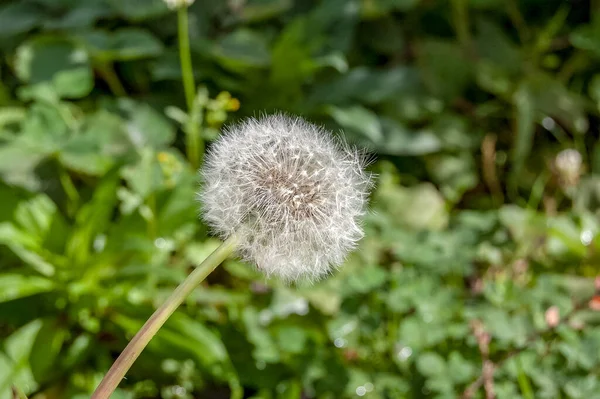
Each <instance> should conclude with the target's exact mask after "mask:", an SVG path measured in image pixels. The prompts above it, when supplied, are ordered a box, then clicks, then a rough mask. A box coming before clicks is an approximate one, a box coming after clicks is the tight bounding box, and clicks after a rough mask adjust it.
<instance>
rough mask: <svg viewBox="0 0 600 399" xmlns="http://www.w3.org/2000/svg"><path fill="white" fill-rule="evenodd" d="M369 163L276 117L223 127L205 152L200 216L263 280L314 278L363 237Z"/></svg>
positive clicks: (318, 132) (308, 127) (310, 129)
mask: <svg viewBox="0 0 600 399" xmlns="http://www.w3.org/2000/svg"><path fill="white" fill-rule="evenodd" d="M365 164H366V158H365V157H364V155H363V154H361V153H360V152H358V151H356V150H354V149H352V148H350V147H349V146H348V145H346V144H345V143H344V142H343V141H341V140H339V139H337V138H334V137H333V136H332V135H331V134H330V133H329V132H328V131H326V130H324V129H323V128H321V127H319V126H316V125H313V124H311V123H308V122H306V121H305V120H303V119H301V118H295V117H290V116H287V115H283V114H276V115H271V116H266V117H262V118H260V119H254V118H250V119H248V120H246V121H245V122H243V123H241V124H239V125H236V126H233V127H231V128H229V129H228V130H226V131H225V132H224V134H223V135H222V136H221V137H220V138H219V139H218V140H217V141H216V142H215V143H214V144H213V146H212V148H211V149H210V151H209V152H208V154H207V156H206V159H205V163H204V166H203V168H202V170H201V176H202V180H203V188H202V191H201V192H200V194H199V199H200V201H201V204H202V215H203V219H204V220H205V221H206V222H207V224H208V225H209V226H211V227H212V229H213V230H214V231H215V232H216V233H217V234H219V235H220V236H221V237H222V238H228V237H229V236H230V235H231V234H233V233H234V232H236V234H237V235H238V237H239V242H240V244H239V245H238V251H239V253H240V255H241V256H242V257H243V258H244V259H245V260H247V261H249V262H251V263H254V264H256V266H257V267H258V269H259V270H261V271H262V272H264V273H265V274H266V275H267V276H277V277H279V278H281V279H283V280H286V281H293V280H298V279H308V280H316V279H319V278H321V277H323V276H325V275H327V274H329V273H331V271H332V270H333V269H335V268H336V267H338V266H340V265H341V264H342V262H343V261H344V259H345V257H346V255H347V254H348V253H349V252H350V251H351V250H352V249H353V248H355V246H356V244H357V242H358V241H359V240H360V239H361V238H362V236H363V229H362V227H361V224H360V220H361V217H362V216H363V215H364V214H365V210H366V204H367V197H368V194H369V190H370V188H371V185H372V184H371V176H370V175H369V174H368V173H366V172H365V171H364V167H365Z"/></svg>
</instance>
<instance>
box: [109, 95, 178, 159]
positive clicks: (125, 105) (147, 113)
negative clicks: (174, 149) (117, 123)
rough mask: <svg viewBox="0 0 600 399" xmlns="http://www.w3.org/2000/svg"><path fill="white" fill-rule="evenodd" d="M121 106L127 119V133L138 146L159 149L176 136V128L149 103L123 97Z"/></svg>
mask: <svg viewBox="0 0 600 399" xmlns="http://www.w3.org/2000/svg"><path fill="white" fill-rule="evenodd" d="M118 105H119V108H120V109H121V110H122V112H124V113H125V116H126V119H127V135H128V136H129V140H130V141H131V142H132V143H133V145H134V146H135V147H136V148H140V149H141V148H144V147H152V148H156V149H159V148H161V147H163V146H166V145H168V144H170V143H171V142H172V141H173V139H174V138H175V128H174V127H173V125H172V124H171V123H170V122H169V121H168V120H167V119H166V118H165V117H164V116H163V115H162V114H160V113H158V112H157V111H156V110H154V109H153V108H152V107H151V106H149V105H148V104H143V103H136V102H134V101H132V100H129V99H121V100H119V102H118Z"/></svg>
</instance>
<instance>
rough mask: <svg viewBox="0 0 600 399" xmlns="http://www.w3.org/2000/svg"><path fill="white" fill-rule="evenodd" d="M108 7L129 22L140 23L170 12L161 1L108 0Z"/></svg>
mask: <svg viewBox="0 0 600 399" xmlns="http://www.w3.org/2000/svg"><path fill="white" fill-rule="evenodd" d="M108 3H109V4H110V7H111V8H112V9H114V10H115V11H116V12H118V13H119V14H120V15H121V16H123V17H125V18H126V19H128V20H130V21H135V22H141V21H144V20H147V19H151V18H156V17H159V16H161V15H165V14H168V13H169V12H170V10H169V8H168V7H167V5H166V3H165V2H164V1H162V0H144V1H139V0H108Z"/></svg>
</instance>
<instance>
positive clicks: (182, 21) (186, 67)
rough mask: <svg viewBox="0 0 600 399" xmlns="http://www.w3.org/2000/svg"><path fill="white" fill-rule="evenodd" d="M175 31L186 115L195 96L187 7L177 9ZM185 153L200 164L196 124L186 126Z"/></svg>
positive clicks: (200, 145)
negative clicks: (176, 33)
mask: <svg viewBox="0 0 600 399" xmlns="http://www.w3.org/2000/svg"><path fill="white" fill-rule="evenodd" d="M177 28H178V29H177V32H178V39H179V62H180V64H181V78H182V81H183V90H184V92H185V102H186V105H187V108H188V115H191V114H192V113H193V112H194V108H195V104H194V102H195V101H194V100H195V98H196V83H195V81H194V70H193V68H192V55H191V52H190V32H189V18H188V10H187V7H185V6H184V7H180V8H179V9H178V10H177ZM185 133H186V135H187V140H186V153H187V157H188V160H189V161H190V163H191V164H192V167H193V168H194V169H196V168H198V167H199V166H200V157H201V152H202V151H203V146H202V140H201V138H200V132H199V130H198V127H196V126H187V127H186V129H185Z"/></svg>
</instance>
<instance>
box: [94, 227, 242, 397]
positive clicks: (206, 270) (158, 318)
mask: <svg viewBox="0 0 600 399" xmlns="http://www.w3.org/2000/svg"><path fill="white" fill-rule="evenodd" d="M236 244H237V237H236V235H235V234H233V235H231V237H229V238H228V239H227V240H226V241H225V242H223V244H221V245H220V246H219V248H217V249H216V250H215V251H214V252H213V253H212V254H210V256H209V257H208V258H206V259H205V260H204V262H202V263H201V264H200V265H199V266H198V267H197V268H196V269H195V270H194V271H193V272H192V273H191V274H190V275H189V276H188V277H187V278H186V279H185V280H184V281H183V282H182V283H181V284H180V285H179V286H178V287H177V288H176V289H175V291H173V293H172V294H171V296H170V297H169V299H167V301H166V302H165V303H163V304H162V306H161V307H160V308H158V309H157V310H156V311H155V312H154V314H153V315H152V316H151V317H150V318H149V319H148V321H146V323H145V324H144V325H143V326H142V328H141V329H140V330H139V331H138V333H137V334H136V335H135V337H133V339H132V340H131V341H130V342H129V344H127V346H126V347H125V349H124V350H123V352H122V353H121V354H120V355H119V357H118V358H117V360H116V361H115V362H114V363H113V365H112V367H111V368H110V370H108V373H107V374H106V375H105V376H104V379H102V382H100V385H98V388H96V391H94V393H93V395H92V399H108V398H109V397H110V395H111V394H112V393H113V392H114V390H115V389H116V388H117V386H118V385H119V383H120V382H121V380H122V379H123V377H125V374H126V373H127V371H128V370H129V369H130V368H131V366H132V365H133V362H135V360H136V359H137V358H138V356H139V355H140V353H142V350H144V348H145V347H146V345H148V343H149V342H150V340H151V339H152V338H153V337H154V336H155V335H156V333H157V332H158V330H160V328H161V327H162V326H163V324H165V322H166V321H167V319H168V318H169V317H170V316H171V315H172V314H173V312H175V310H176V309H177V308H178V307H179V305H181V303H182V302H183V301H184V299H185V298H186V297H187V296H188V295H189V294H190V293H191V292H192V291H193V290H194V288H196V287H197V286H198V284H200V283H201V282H202V281H203V280H204V279H205V278H206V276H208V275H209V274H210V273H211V272H212V271H213V270H214V269H215V268H216V267H217V266H219V265H220V264H221V262H223V261H224V260H225V259H226V258H227V257H228V256H229V255H231V253H233V251H234V250H235V247H236Z"/></svg>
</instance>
